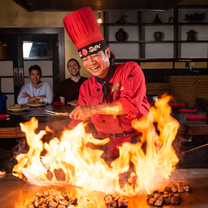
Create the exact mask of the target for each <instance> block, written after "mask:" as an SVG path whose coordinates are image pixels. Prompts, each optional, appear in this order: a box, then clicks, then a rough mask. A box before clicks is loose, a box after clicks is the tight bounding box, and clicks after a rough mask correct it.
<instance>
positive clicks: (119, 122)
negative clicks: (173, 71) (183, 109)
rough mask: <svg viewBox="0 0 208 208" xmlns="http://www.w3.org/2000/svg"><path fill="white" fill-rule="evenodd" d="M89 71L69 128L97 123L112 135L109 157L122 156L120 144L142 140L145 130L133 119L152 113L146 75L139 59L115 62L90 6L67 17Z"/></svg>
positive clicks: (102, 131)
mask: <svg viewBox="0 0 208 208" xmlns="http://www.w3.org/2000/svg"><path fill="white" fill-rule="evenodd" d="M63 22H64V26H65V28H66V31H67V33H68V35H69V37H70V38H71V40H72V41H73V43H74V44H75V46H76V48H77V50H78V53H79V55H80V57H81V59H82V61H83V65H84V67H85V68H86V70H87V71H89V72H90V73H91V74H92V75H93V76H91V77H90V78H89V79H88V80H86V81H84V82H83V84H82V85H81V87H80V93H79V98H78V102H77V105H76V108H75V109H74V110H73V111H72V112H71V113H70V115H69V116H70V118H72V120H71V122H70V123H69V126H68V127H69V128H71V127H74V126H76V125H77V124H78V123H79V122H81V121H83V120H85V121H90V122H92V123H93V124H94V126H95V128H96V130H97V132H98V134H99V135H100V136H101V137H102V138H110V142H109V143H108V144H107V154H106V160H108V158H109V159H115V158H116V157H118V156H119V150H118V148H117V147H118V146H121V145H122V144H123V143H124V142H132V143H134V142H135V141H139V136H140V135H141V132H139V131H136V130H135V129H134V128H133V127H132V120H134V119H140V118H141V117H142V116H147V115H148V113H149V109H150V106H149V103H148V100H147V97H146V85H145V77H144V74H143V72H142V70H141V68H140V66H139V65H138V64H137V63H135V62H127V63H122V64H115V63H114V62H113V59H114V58H115V57H114V56H113V54H112V53H111V51H110V48H109V47H108V46H107V45H106V41H105V40H104V38H103V36H102V34H101V32H100V29H99V25H98V23H97V20H96V18H95V16H94V13H93V11H92V9H91V8H90V7H85V8H82V9H79V10H76V11H74V12H72V13H70V14H69V15H67V16H65V17H64V19H63Z"/></svg>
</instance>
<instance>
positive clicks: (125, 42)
mask: <svg viewBox="0 0 208 208" xmlns="http://www.w3.org/2000/svg"><path fill="white" fill-rule="evenodd" d="M174 42H176V41H172V40H164V41H150V40H149V41H145V40H140V41H106V43H109V44H110V43H117V44H128V43H160V44H161V43H174ZM184 42H187V41H184ZM195 42H198V41H195Z"/></svg>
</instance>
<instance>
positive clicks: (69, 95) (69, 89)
mask: <svg viewBox="0 0 208 208" xmlns="http://www.w3.org/2000/svg"><path fill="white" fill-rule="evenodd" d="M80 68H81V66H80V64H79V62H78V61H77V60H76V59H73V58H72V59H70V60H69V61H68V63H67V69H68V71H69V73H70V74H71V77H70V78H68V79H66V80H64V81H63V82H61V83H60V85H59V89H58V96H59V99H60V102H61V103H64V104H67V102H70V101H74V100H78V97H79V88H80V86H81V84H82V83H83V82H84V81H85V80H87V78H85V77H81V76H80Z"/></svg>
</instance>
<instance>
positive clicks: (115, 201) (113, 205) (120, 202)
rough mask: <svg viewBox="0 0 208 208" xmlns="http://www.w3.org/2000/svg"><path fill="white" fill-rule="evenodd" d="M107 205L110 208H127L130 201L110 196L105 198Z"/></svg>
mask: <svg viewBox="0 0 208 208" xmlns="http://www.w3.org/2000/svg"><path fill="white" fill-rule="evenodd" d="M104 200H105V204H106V206H107V207H108V208H118V207H119V208H126V207H128V201H127V200H126V199H124V198H123V197H120V196H117V195H113V194H108V195H106V196H105V197H104Z"/></svg>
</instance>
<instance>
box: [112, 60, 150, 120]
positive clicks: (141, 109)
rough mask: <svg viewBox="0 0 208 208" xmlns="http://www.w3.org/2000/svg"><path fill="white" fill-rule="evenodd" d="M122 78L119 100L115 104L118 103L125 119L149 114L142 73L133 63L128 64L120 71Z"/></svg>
mask: <svg viewBox="0 0 208 208" xmlns="http://www.w3.org/2000/svg"><path fill="white" fill-rule="evenodd" d="M122 71H123V72H124V73H123V74H124V76H123V77H122V80H121V87H123V90H121V94H120V98H119V99H118V100H116V101H115V103H120V104H121V105H122V106H123V110H124V111H125V112H126V113H127V115H126V117H127V118H129V119H134V118H138V117H141V116H143V115H148V113H149V109H150V106H149V103H148V100H147V97H146V84H145V77H144V74H143V71H142V70H141V68H140V66H139V65H138V64H136V63H134V62H129V63H128V64H126V65H125V67H124V69H123V70H122Z"/></svg>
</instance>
